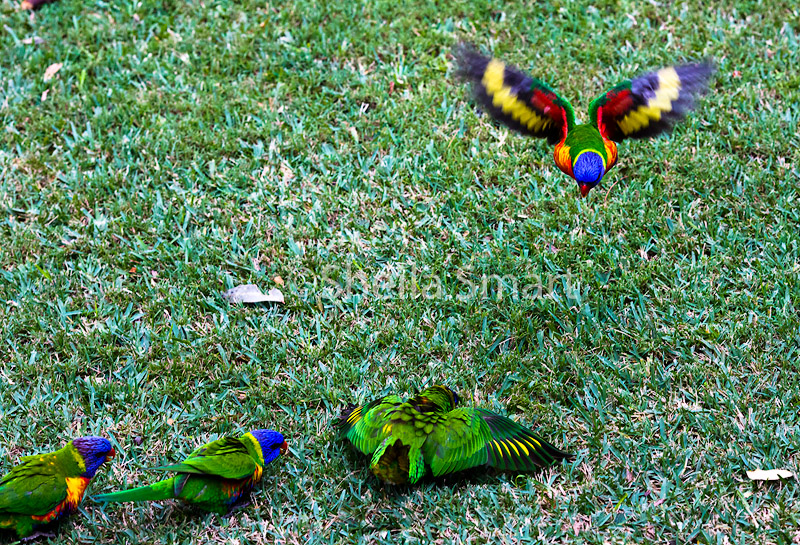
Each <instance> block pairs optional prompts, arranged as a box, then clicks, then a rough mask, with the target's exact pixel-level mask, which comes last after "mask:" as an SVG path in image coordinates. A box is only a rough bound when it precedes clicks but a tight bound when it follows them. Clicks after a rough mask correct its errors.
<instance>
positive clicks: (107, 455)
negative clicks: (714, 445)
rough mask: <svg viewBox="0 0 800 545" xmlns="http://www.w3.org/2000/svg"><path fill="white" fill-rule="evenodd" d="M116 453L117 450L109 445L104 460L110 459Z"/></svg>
mask: <svg viewBox="0 0 800 545" xmlns="http://www.w3.org/2000/svg"><path fill="white" fill-rule="evenodd" d="M116 455H117V451H116V450H114V447H111V450H109V451H108V454H106V460H110V459H111V458H113V457H114V456H116Z"/></svg>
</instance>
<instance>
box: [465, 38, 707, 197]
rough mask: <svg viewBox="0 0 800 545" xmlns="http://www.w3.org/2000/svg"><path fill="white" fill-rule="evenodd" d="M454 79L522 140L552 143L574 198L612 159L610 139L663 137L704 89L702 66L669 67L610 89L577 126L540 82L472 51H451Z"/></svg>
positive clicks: (614, 159) (568, 106)
mask: <svg viewBox="0 0 800 545" xmlns="http://www.w3.org/2000/svg"><path fill="white" fill-rule="evenodd" d="M455 57H456V61H457V64H458V74H459V75H460V76H461V77H462V78H464V79H465V80H467V81H470V82H472V84H473V87H474V91H475V96H476V98H477V100H478V101H479V102H480V103H481V104H482V105H483V106H484V108H486V110H487V111H488V112H489V114H490V115H491V116H492V117H493V118H495V119H496V120H498V121H500V122H502V123H503V124H505V125H506V126H508V127H510V128H512V129H514V130H516V131H518V132H520V133H522V134H525V135H527V136H533V137H537V138H546V139H547V141H548V143H549V144H550V145H555V152H554V157H555V161H556V165H557V166H558V168H560V169H561V170H562V171H563V172H564V173H565V174H567V175H569V176H571V177H572V178H574V179H575V180H576V181H577V182H578V187H579V189H580V192H581V195H582V196H583V197H585V196H586V195H587V194H588V193H589V191H590V190H591V189H592V188H593V187H595V186H596V185H597V184H599V183H600V180H602V179H603V176H604V175H605V174H606V173H607V172H608V171H609V170H611V168H612V167H613V166H614V165H615V164H616V162H617V145H616V142H622V141H623V140H625V139H626V138H648V137H651V136H656V135H658V134H661V133H668V132H670V131H671V130H672V127H673V126H674V125H675V123H677V122H678V121H680V120H681V119H683V117H684V116H685V115H686V113H687V112H688V111H689V110H691V109H692V108H693V107H694V103H695V99H696V98H697V97H698V95H700V94H702V93H703V92H705V91H706V89H707V85H708V80H709V78H710V76H711V74H712V73H713V71H714V68H713V67H712V66H711V64H709V63H700V64H685V65H681V66H670V67H668V68H663V69H661V70H659V71H657V72H651V73H648V74H644V75H641V76H639V77H637V78H634V79H632V80H625V81H623V82H622V83H619V84H618V85H615V86H614V87H612V88H611V89H609V90H608V91H606V92H605V93H603V94H602V95H600V96H599V97H597V98H596V99H594V100H593V101H592V102H591V104H589V122H588V123H584V124H578V123H576V121H575V112H574V110H573V109H572V105H571V104H570V103H569V102H568V101H567V100H566V99H564V98H563V97H561V96H560V95H559V94H558V93H556V92H555V91H554V90H553V89H552V88H551V87H549V86H548V85H547V84H546V83H544V82H543V81H541V80H538V79H536V78H533V77H530V76H528V75H526V74H525V73H523V72H521V71H520V70H518V69H517V68H514V67H513V66H510V65H507V64H505V63H504V62H503V61H500V60H498V59H492V58H489V57H485V56H483V55H481V54H480V53H478V52H477V51H476V50H475V49H474V48H473V47H472V46H470V45H467V44H461V45H460V46H458V47H457V48H456V49H455Z"/></svg>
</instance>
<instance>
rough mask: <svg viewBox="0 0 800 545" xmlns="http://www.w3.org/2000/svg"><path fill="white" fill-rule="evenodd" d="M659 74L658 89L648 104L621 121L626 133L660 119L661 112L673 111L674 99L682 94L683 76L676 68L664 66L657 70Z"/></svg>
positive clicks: (621, 126)
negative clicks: (679, 74) (681, 76)
mask: <svg viewBox="0 0 800 545" xmlns="http://www.w3.org/2000/svg"><path fill="white" fill-rule="evenodd" d="M656 75H657V76H658V89H656V94H655V96H654V97H653V98H651V99H650V100H648V101H647V104H646V105H643V106H639V107H638V108H636V109H635V110H633V111H632V112H630V113H629V114H628V115H626V116H625V117H624V118H623V119H622V120H621V121H619V122H618V125H619V128H620V129H622V132H623V133H624V134H625V135H629V134H633V133H635V132H636V131H638V130H641V129H642V128H644V127H647V126H648V125H649V124H650V121H659V120H660V119H661V114H663V113H664V112H671V111H672V103H673V101H675V100H677V99H678V96H680V94H681V78H680V76H678V72H676V71H675V68H673V67H671V66H670V67H669V68H662V69H661V70H659V71H658V72H656Z"/></svg>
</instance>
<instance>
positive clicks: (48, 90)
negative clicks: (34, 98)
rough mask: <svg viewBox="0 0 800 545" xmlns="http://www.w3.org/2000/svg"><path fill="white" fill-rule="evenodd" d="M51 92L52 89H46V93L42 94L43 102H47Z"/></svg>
mask: <svg viewBox="0 0 800 545" xmlns="http://www.w3.org/2000/svg"><path fill="white" fill-rule="evenodd" d="M49 92H50V89H45V90H44V92H43V93H42V102H44V101H45V100H47V93H49Z"/></svg>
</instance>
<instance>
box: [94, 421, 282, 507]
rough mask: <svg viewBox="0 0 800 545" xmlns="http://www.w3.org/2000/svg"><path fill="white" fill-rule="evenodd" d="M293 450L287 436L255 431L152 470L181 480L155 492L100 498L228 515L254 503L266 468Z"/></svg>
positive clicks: (160, 483) (100, 497) (146, 488)
mask: <svg viewBox="0 0 800 545" xmlns="http://www.w3.org/2000/svg"><path fill="white" fill-rule="evenodd" d="M287 448H288V446H287V444H286V441H285V440H284V438H283V435H281V434H280V433H278V432H276V431H273V430H254V431H251V432H250V433H245V434H244V435H242V436H241V437H223V438H221V439H217V440H216V441H211V442H210V443H207V444H205V445H203V446H201V447H199V448H197V449H196V450H195V451H194V452H192V453H191V454H190V455H189V457H188V458H186V459H185V460H184V461H183V462H181V463H179V464H174V465H169V466H162V467H156V468H153V469H154V470H157V471H172V472H175V473H177V475H176V476H174V477H172V478H170V479H165V480H163V481H158V482H157V483H154V484H151V485H150V486H142V487H139V488H133V489H131V490H122V491H120V492H112V493H110V494H98V495H97V496H92V499H94V500H95V501H100V502H104V501H107V502H127V501H157V500H166V499H170V498H176V499H180V500H183V501H185V502H186V503H189V504H192V505H196V506H197V507H199V508H200V509H202V510H204V511H210V512H213V513H219V514H220V515H225V514H227V513H229V512H230V511H232V510H233V509H236V508H239V507H243V506H245V505H247V504H248V503H249V496H250V491H251V490H252V489H253V486H254V485H255V484H257V483H258V482H259V481H261V476H262V475H263V472H264V466H266V465H267V464H269V463H270V462H272V461H273V460H274V459H275V458H277V457H278V455H280V454H283V453H285V452H286V449H287Z"/></svg>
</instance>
